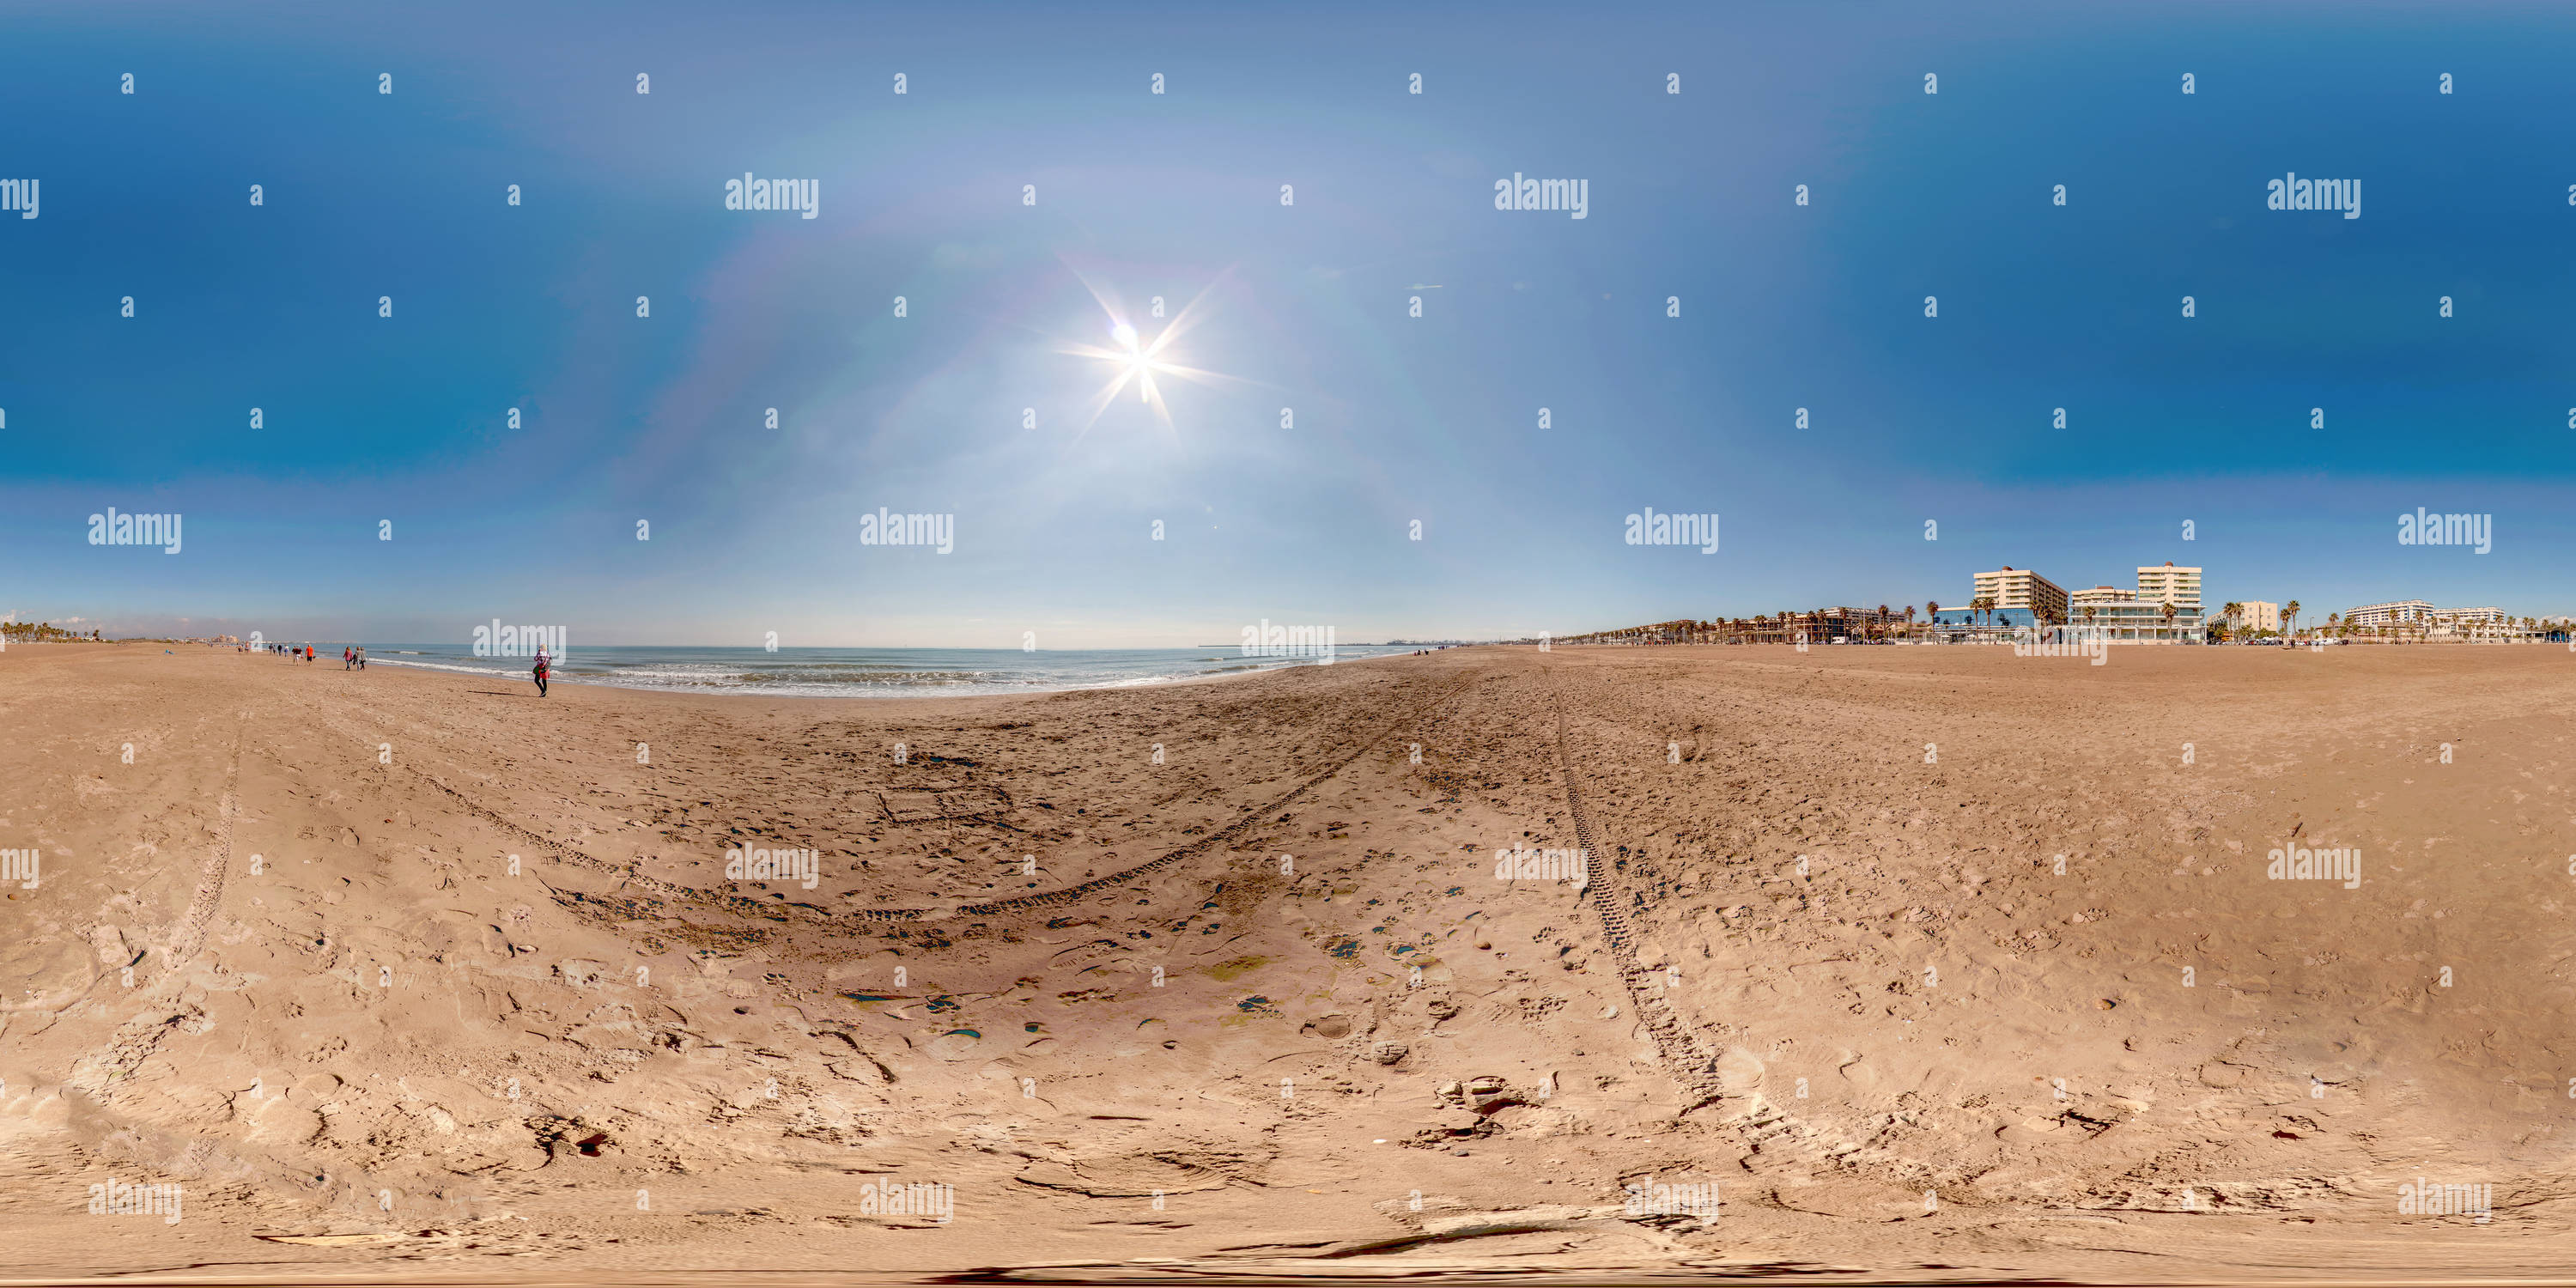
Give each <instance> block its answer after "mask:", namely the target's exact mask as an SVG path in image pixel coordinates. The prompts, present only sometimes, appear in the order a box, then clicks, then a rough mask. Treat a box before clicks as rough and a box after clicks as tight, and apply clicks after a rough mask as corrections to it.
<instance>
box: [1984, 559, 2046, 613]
mask: <svg viewBox="0 0 2576 1288" xmlns="http://www.w3.org/2000/svg"><path fill="white" fill-rule="evenodd" d="M1976 587H1977V589H1976V593H1975V594H1974V595H1972V596H1970V599H1971V600H1972V601H1973V600H1978V599H1982V600H1986V601H1988V602H1989V603H1990V604H1991V605H1992V607H1993V608H1994V609H1995V610H1996V611H1998V612H2009V611H2011V610H2013V609H2019V610H2021V617H2022V619H2023V620H2025V621H2026V620H2028V619H2029V617H2030V616H2031V615H2032V614H2037V615H2039V616H2042V617H2045V618H2047V619H2048V620H2050V621H2053V622H2062V621H2065V620H2066V592H2065V591H2063V590H2061V589H2059V588H2058V585H2057V583H2056V582H2053V581H2050V580H2049V579H2048V578H2046V577H2042V576H2040V575H2039V574H2038V573H2035V572H2032V571H2031V570H2030V569H2028V568H2015V567H2013V566H2012V565H2011V564H2005V565H2004V566H2003V567H2002V568H2000V569H1997V570H1996V571H1994V572H1981V573H1978V574H1977V581H1976Z"/></svg>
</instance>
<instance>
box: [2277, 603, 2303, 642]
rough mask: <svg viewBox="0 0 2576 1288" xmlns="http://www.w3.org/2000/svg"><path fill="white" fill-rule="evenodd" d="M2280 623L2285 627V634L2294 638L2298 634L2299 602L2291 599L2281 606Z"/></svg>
mask: <svg viewBox="0 0 2576 1288" xmlns="http://www.w3.org/2000/svg"><path fill="white" fill-rule="evenodd" d="M2281 621H2282V623H2283V624H2284V625H2285V626H2286V627H2287V632H2286V633H2287V634H2289V635H2291V636H2293V637H2295V636H2296V635H2297V634H2298V633H2299V601H2297V600H2295V599H2293V600H2291V601H2290V602H2289V603H2286V604H2283V605H2281Z"/></svg>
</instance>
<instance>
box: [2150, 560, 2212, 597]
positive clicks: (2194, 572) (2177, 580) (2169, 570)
mask: <svg viewBox="0 0 2576 1288" xmlns="http://www.w3.org/2000/svg"><path fill="white" fill-rule="evenodd" d="M2138 598H2140V599H2143V600H2146V601H2147V602H2149V603H2164V602H2168V601H2170V602H2172V603H2176V604H2198V603H2199V602H2200V569H2198V568H2176V567H2174V565H2173V560H2171V559H2168V560H2166V561H2165V563H2164V566H2163V567H2161V568H2140V569H2138Z"/></svg>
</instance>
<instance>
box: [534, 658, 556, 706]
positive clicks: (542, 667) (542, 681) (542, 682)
mask: <svg viewBox="0 0 2576 1288" xmlns="http://www.w3.org/2000/svg"><path fill="white" fill-rule="evenodd" d="M552 664H553V659H551V658H548V657H547V656H546V650H545V646H544V645H539V646H537V665H536V668H535V671H536V676H537V696H538V697H541V698H542V697H544V696H546V671H547V670H548V669H549V668H550V667H551V666H552Z"/></svg>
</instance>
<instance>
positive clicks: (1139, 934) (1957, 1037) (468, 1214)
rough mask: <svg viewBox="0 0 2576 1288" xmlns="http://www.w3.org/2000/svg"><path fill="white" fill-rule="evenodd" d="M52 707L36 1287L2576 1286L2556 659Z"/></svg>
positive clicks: (23, 1172)
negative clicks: (2100, 1278) (2441, 1271)
mask: <svg viewBox="0 0 2576 1288" xmlns="http://www.w3.org/2000/svg"><path fill="white" fill-rule="evenodd" d="M0 712H5V713H6V722H7V725H8V727H9V729H10V730H11V734H12V736H11V737H9V738H8V739H6V740H5V743H0V848H6V849H10V850H13V851H15V850H31V851H34V852H35V853H36V855H37V856H38V862H39V865H40V871H39V872H38V874H37V880H36V881H35V882H34V885H33V888H26V887H25V884H24V883H22V882H14V881H13V882H11V883H9V884H8V897H7V902H6V904H5V907H6V908H7V910H8V911H7V916H8V922H7V929H8V932H9V933H8V934H7V935H6V936H5V945H0V985H5V990H6V995H5V997H0V1008H5V1009H0V1079H5V1086H0V1151H4V1152H5V1154H6V1156H7V1159H8V1161H7V1163H6V1165H5V1172H0V1208H5V1210H6V1211H7V1212H8V1213H9V1214H10V1225H11V1227H12V1229H13V1230H15V1231H17V1232H19V1234H20V1236H21V1237H18V1238H14V1239H12V1240H10V1241H9V1242H8V1245H7V1247H6V1249H5V1251H0V1274H17V1275H25V1276H30V1277H39V1278H41V1277H47V1276H59V1275H69V1274H73V1273H78V1272H100V1271H110V1270H114V1271H126V1272H137V1271H147V1270H148V1271H155V1272H160V1273H164V1274H167V1275H171V1276H175V1277H199V1278H224V1277H243V1278H255V1279H261V1280H269V1281H275V1280H282V1279H289V1278H300V1277H310V1278H342V1279H349V1278H365V1277H370V1276H379V1275H390V1274H400V1275H408V1276H429V1277H435V1276H441V1275H473V1276H477V1277H481V1278H484V1279H498V1278H511V1277H528V1278H537V1279H548V1278H552V1279H560V1278H562V1277H563V1276H565V1275H567V1274H571V1273H574V1272H575V1270H576V1269H577V1270H578V1272H579V1273H580V1274H581V1275H582V1276H583V1277H586V1278H616V1277H619V1276H628V1275H633V1276H641V1275H682V1274H685V1273H687V1272H691V1271H696V1270H706V1271H715V1270H719V1269H722V1268H726V1267H741V1266H765V1267H773V1268H776V1269H779V1270H786V1271H808V1272H818V1273H819V1272H825V1271H836V1272H858V1271H889V1272H892V1271H902V1272H922V1271H935V1270H959V1269H967V1268H974V1267H1000V1266H1024V1265H1030V1264H1035V1263H1047V1262H1085V1263H1107V1264H1102V1265H1095V1266H1094V1268H1093V1269H1092V1270H1090V1271H1087V1272H1086V1273H1089V1274H1093V1275H1112V1274H1120V1273H1134V1274H1136V1275H1138V1276H1140V1277H1153V1276H1163V1277H1168V1276H1169V1275H1171V1274H1174V1273H1178V1272H1181V1271H1185V1270H1191V1269H1211V1270H1212V1272H1218V1273H1228V1274H1238V1275H1263V1276H1271V1277H1282V1276H1286V1275H1290V1274H1381V1273H1387V1272H1389V1271H1390V1269H1391V1268H1394V1267H1412V1268H1417V1269H1428V1268H1433V1267H1442V1266H1448V1267H1477V1268H1490V1267H1518V1268H1522V1269H1524V1270H1527V1269H1531V1268H1540V1267H1545V1268H1552V1269H1560V1270H1566V1271H1569V1272H1571V1271H1577V1270H1580V1269H1582V1268H1584V1267H1605V1268H1606V1267H1617V1266H1641V1265H1642V1266H1658V1265H1662V1266H1675V1267H1681V1266H1693V1265H1695V1266H1700V1267H1718V1266H1738V1267H1742V1266H1756V1265H1796V1266H1806V1267H1814V1268H1830V1267H1871V1268H1882V1269H1884V1268H1890V1267H1895V1268H1903V1267H1914V1266H1925V1265H1944V1266H1952V1267H1964V1268H1967V1269H1973V1270H1981V1271H2018V1272H2023V1273H2038V1272H2054V1273H2085V1274H2091V1275H2129V1276H2166V1277H2173V1278H2204V1279H2208V1278H2253V1279H2261V1278H2270V1277H2276V1276H2282V1275H2288V1274H2292V1273H2311V1274H2313V1273H2320V1272H2331V1271H2334V1270H2337V1269H2346V1270H2349V1271H2350V1272H2351V1273H2352V1275H2353V1277H2356V1278H2362V1277H2370V1276H2372V1275H2380V1276H2393V1277H2397V1278H2404V1277H2406V1276H2405V1274H2404V1273H2403V1268H2407V1267H2418V1268H2425V1269H2428V1270H2429V1269H2434V1268H2450V1269H2458V1270H2474V1271H2476V1272H2477V1273H2481V1274H2506V1273H2510V1272H2513V1271H2515V1270H2517V1269H2518V1268H2541V1267H2563V1266H2564V1265H2566V1264H2567V1263H2568V1260H2569V1258H2570V1257H2571V1256H2576V1239H2571V1238H2570V1236H2569V1235H2568V1234H2567V1230H2568V1229H2569V1222H2568V1219H2567V1210H2566V1209H2565V1208H2564V1207H2562V1206H2560V1205H2562V1204H2564V1203H2566V1202H2567V1201H2568V1199H2569V1197H2570V1195H2571V1194H2576V1184H2571V1182H2570V1180H2569V1176H2568V1172H2569V1165H2568V1162H2567V1159H2568V1156H2569V1143H2570V1142H2569V1136H2570V1135H2571V1133H2576V1100H2572V1099H2570V1096H2571V1095H2576V1091H2571V1088H2576V1081H2571V1079H2576V1020H2571V1019H2570V1016H2571V1015H2576V988H2571V982H2570V979H2569V977H2568V970H2569V966H2568V963H2569V960H2570V957H2571V954H2576V931H2571V930H2569V929H2568V926H2567V917H2566V906H2567V905H2568V904H2570V903H2576V876H2571V875H2570V872H2571V870H2576V858H2572V857H2571V856H2576V802H2571V799H2570V795H2569V787H2570V783H2571V782H2576V758H2572V757H2571V753H2576V743H2571V741H2570V723H2569V717H2570V715H2571V714H2576V656H2571V655H2570V654H2569V653H2568V652H2567V651H2566V650H2564V649H2561V648H2555V647H2494V648H2471V647H2448V648H2433V647H2423V648H2338V649H2330V650H2325V651H2322V652H2308V651H2304V650H2285V649H2225V648H2127V649H2116V650H2113V651H2112V653H2111V655H2110V657H2109V660H2108V664H2107V665H2103V666H2099V667H2096V666H2091V665H2088V664H2087V663H2086V662H2085V661H2084V660H2083V659H2081V658H2070V659H2037V658H2016V657H2014V656H2013V655H2012V654H2011V652H2010V651H2009V650H2007V649H2002V648H1840V649H1837V648H1818V649H1816V650H1814V651H1812V652H1808V653H1799V652H1796V651H1794V650H1791V649H1788V648H1774V647H1708V648H1662V649H1647V648H1595V649H1558V650H1556V651H1554V652H1551V653H1546V654H1541V653H1539V652H1538V651H1536V650H1535V649H1529V648H1502V647H1487V648H1475V649H1458V650H1452V651H1448V652H1443V653H1438V654H1434V655H1430V656H1422V657H1394V658H1385V659H1377V660H1370V661H1364V662H1356V663H1348V664H1343V665H1335V666H1331V667H1306V668H1299V669H1295V670H1291V671H1285V672H1279V673H1273V674H1265V675H1260V676H1254V677H1249V678H1244V679H1236V680H1228V681H1222V682H1210V683H1193V684H1181V685H1169V686H1160V687H1150V688H1130V689H1119V690H1108V691H1093V692H1083V693H1073V694H1058V695H1048V696H1038V697H1026V698H949V699H939V698H922V699H874V700H832V699H808V698H759V697H739V696H736V697H701V696H691V695H675V694H660V693H645V692H634V691H625V690H617V689H610V688H603V687H595V686H582V685H575V684H564V685H558V686H557V687H556V688H555V690H554V693H553V696H551V697H549V698H546V699H544V700H542V701H541V700H539V699H538V698H537V697H536V696H535V692H534V690H533V688H532V687H531V686H528V685H526V684H496V683H492V682H488V681H483V680H479V679H475V678H472V677H460V676H451V675H444V674H438V673H432V672H421V671H402V670H398V669H394V668H389V667H377V668H374V669H371V670H369V671H366V672H348V671H343V670H341V669H340V668H339V667H338V666H336V665H332V664H330V663H329V662H327V661H326V662H322V663H316V664H313V665H311V666H305V665H298V664H291V663H286V662H283V661H280V660H278V659H276V658H273V657H268V656H262V655H244V654H238V653H235V652H232V651H230V650H221V651H213V650H206V649H203V648H183V649H180V650H178V651H175V652H169V653H165V652H164V651H163V650H162V648H161V647H158V646H150V647H147V646H141V645H127V646H114V647H110V646H99V647H72V646H53V647H14V648H11V649H9V650H8V651H7V652H6V653H0ZM1417 751H1418V757H1417V754H1416V753H1417ZM728 850H743V851H756V852H784V853H785V855H786V856H787V857H786V860H785V861H786V863H787V864H788V867H787V868H786V869H785V870H786V871H787V872H789V873H790V874H791V875H789V876H786V877H785V878H783V879H780V878H776V877H773V878H772V879H768V880H761V879H756V877H754V876H745V877H743V878H741V879H735V878H731V877H729V876H728V874H727V865H728V853H727V852H728ZM2275 850H2280V851H2283V855H2284V859H2285V861H2286V862H2285V865H2284V869H2285V870H2284V871H2283V872H2282V875H2280V876H2277V877H2276V876H2274V875H2272V874H2271V872H2270V871H2268V869H2271V868H2272V867H2273V866H2274V865H2273V864H2272V863H2271V861H2270V856H2271V854H2272V852H2273V851H2275ZM807 852H810V856H811V859H810V861H811V880H810V883H809V881H808V880H806V879H804V877H803V875H802V873H803V872H804V868H803V867H802V866H801V865H802V864H804V863H805V862H806V861H807V858H806V855H807ZM1498 852H1503V853H1502V854H1501V856H1500V859H1499V863H1500V865H1501V866H1502V867H1503V868H1504V869H1505V870H1507V871H1509V872H1510V873H1511V877H1510V879H1504V878H1502V877H1498V875H1497V871H1498ZM1514 852H1519V853H1514ZM2303 854H2306V855H2317V856H2323V857H2321V858H2315V859H2313V860H2312V862H2313V864H2314V867H2313V868H2312V871H2313V872H2314V873H2315V874H2314V875H2309V876H2305V877H2302V876H2300V875H2298V871H2297V869H2298V868H2299V867H2300V865H2301V864H2302V862H2310V860H2302V858H2301V856H2302V855H2303ZM749 858H750V859H752V860H753V861H756V860H757V859H758V858H759V855H758V854H753V855H750V856H749ZM1569 863H1571V864H1574V865H1576V866H1577V867H1579V869H1580V870H1581V871H1582V873H1583V874H1584V875H1585V877H1586V878H1587V879H1586V880H1585V881H1583V882H1581V883H1577V882H1571V881H1567V880H1564V879H1562V878H1563V877H1565V876H1568V875H1571V874H1572V870H1571V869H1569V868H1568V867H1567V866H1566V865H1567V864H1569ZM1524 874H1526V875H1524ZM1550 878H1556V879H1550ZM2347 878H2349V880H2348V879H2347ZM111 1182H113V1183H119V1184H129V1185H133V1184H152V1185H163V1184H176V1185H178V1186H179V1187H180V1190H179V1192H178V1193H179V1195H180V1196H181V1200H182V1204H183V1207H182V1211H183V1219H180V1220H178V1221H176V1222H167V1221H165V1220H164V1219H163V1218H162V1216H161V1215H158V1214H150V1213H147V1214H140V1215H135V1216H132V1217H130V1218H128V1219H126V1220H124V1221H121V1222H115V1223H112V1224H109V1225H105V1226H102V1224H101V1223H100V1222H99V1221H98V1219H97V1218H93V1217H90V1216H89V1215H88V1211H89V1207H88V1205H89V1202H90V1199H91V1194H92V1191H91V1188H90V1187H91V1186H93V1185H105V1184H109V1183H111ZM2416 1183H2430V1184H2433V1185H2437V1186H2438V1185H2445V1184H2484V1185H2489V1186H2491V1187H2492V1190H2491V1193H2492V1208H2493V1211H2492V1216H2491V1218H2489V1219H2477V1218H2472V1217H2470V1216H2466V1215H2458V1216H2445V1215H2438V1214H2435V1215H2421V1216H2417V1215H2405V1216H2401V1215H2400V1211H2401V1209H2400V1203H2401V1187H2403V1186H2410V1185H2413V1184H2416ZM1657 1186H1672V1187H1678V1188H1675V1189H1671V1190H1658V1189H1656V1188H1655V1187H1657ZM1710 1186H1713V1187H1715V1188H1714V1190H1713V1191H1710V1190H1706V1189H1704V1188H1703V1187H1710ZM1632 1187H1633V1188H1632ZM2408 1192H2410V1193H2411V1192H2412V1191H2408ZM1710 1193H1713V1194H1715V1195H1718V1196H1722V1208H1721V1209H1720V1210H1719V1211H1718V1212H1717V1213H1716V1214H1715V1219H1713V1220H1712V1219H1706V1218H1708V1217H1709V1216H1711V1215H1712V1214H1711V1213H1709V1212H1707V1211H1704V1210H1702V1208H1701V1207H1699V1206H1698V1204H1699V1203H1700V1198H1701V1196H1702V1195H1703V1194H1710ZM1667 1200H1669V1201H1667ZM1659 1204H1660V1209H1659ZM102 1230H106V1231H108V1232H109V1237H102V1235H101V1231H102ZM1143 1258H1163V1259H1176V1260H1174V1261H1166V1262H1145V1261H1139V1260H1138V1259H1143ZM2392 1268H2395V1269H2392ZM2365 1272H2367V1273H2365Z"/></svg>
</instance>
